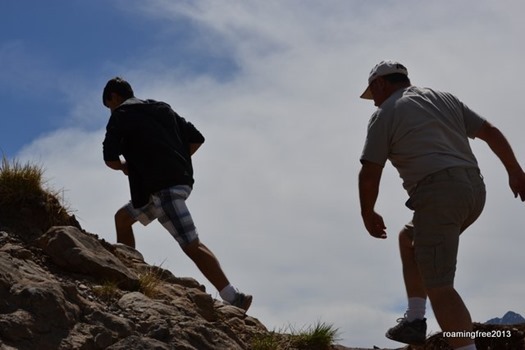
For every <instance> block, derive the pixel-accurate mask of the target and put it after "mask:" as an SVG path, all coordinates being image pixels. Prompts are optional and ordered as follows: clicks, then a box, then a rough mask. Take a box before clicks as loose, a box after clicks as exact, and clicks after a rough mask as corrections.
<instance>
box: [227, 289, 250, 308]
mask: <svg viewBox="0 0 525 350" xmlns="http://www.w3.org/2000/svg"><path fill="white" fill-rule="evenodd" d="M252 299H253V297H252V296H251V295H249V294H244V293H240V292H237V294H236V295H235V299H234V300H233V301H232V302H231V303H230V304H231V305H233V306H236V307H239V308H241V309H243V310H244V311H248V309H249V308H250V305H251V304H252Z"/></svg>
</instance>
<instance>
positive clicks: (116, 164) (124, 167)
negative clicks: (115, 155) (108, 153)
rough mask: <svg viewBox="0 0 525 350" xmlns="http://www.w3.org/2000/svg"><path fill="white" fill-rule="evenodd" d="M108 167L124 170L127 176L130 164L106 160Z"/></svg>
mask: <svg viewBox="0 0 525 350" xmlns="http://www.w3.org/2000/svg"><path fill="white" fill-rule="evenodd" d="M106 165H107V166H108V167H110V168H111V169H113V170H122V172H123V173H124V174H125V175H128V163H126V162H125V161H124V162H122V161H120V160H106Z"/></svg>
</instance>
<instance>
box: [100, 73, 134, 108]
mask: <svg viewBox="0 0 525 350" xmlns="http://www.w3.org/2000/svg"><path fill="white" fill-rule="evenodd" d="M113 93H115V94H117V95H119V96H120V97H122V98H124V99H126V100H127V99H128V98H131V97H133V96H135V95H134V93H133V89H132V88H131V85H130V84H129V83H128V82H127V81H125V80H124V79H122V78H120V77H115V78H113V79H110V80H109V81H108V82H107V84H106V87H104V92H103V93H102V103H103V104H104V106H105V105H106V101H107V100H109V99H111V94H113Z"/></svg>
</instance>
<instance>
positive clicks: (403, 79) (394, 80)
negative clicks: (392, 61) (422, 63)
mask: <svg viewBox="0 0 525 350" xmlns="http://www.w3.org/2000/svg"><path fill="white" fill-rule="evenodd" d="M383 79H385V80H386V81H388V82H389V83H391V84H398V83H408V84H410V79H409V78H408V76H406V75H404V74H403V73H392V74H387V75H383Z"/></svg>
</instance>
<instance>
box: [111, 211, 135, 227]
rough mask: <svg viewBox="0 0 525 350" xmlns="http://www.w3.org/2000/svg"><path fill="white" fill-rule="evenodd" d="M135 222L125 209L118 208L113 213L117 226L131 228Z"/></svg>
mask: <svg viewBox="0 0 525 350" xmlns="http://www.w3.org/2000/svg"><path fill="white" fill-rule="evenodd" d="M136 221H137V220H135V219H134V218H133V217H132V216H131V215H130V213H129V212H128V211H127V210H126V209H125V208H120V209H119V210H118V211H117V212H116V213H115V224H116V225H117V226H131V225H133V224H134V223H135V222H136Z"/></svg>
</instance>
